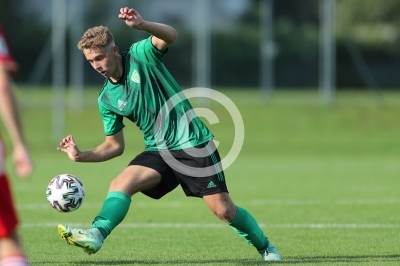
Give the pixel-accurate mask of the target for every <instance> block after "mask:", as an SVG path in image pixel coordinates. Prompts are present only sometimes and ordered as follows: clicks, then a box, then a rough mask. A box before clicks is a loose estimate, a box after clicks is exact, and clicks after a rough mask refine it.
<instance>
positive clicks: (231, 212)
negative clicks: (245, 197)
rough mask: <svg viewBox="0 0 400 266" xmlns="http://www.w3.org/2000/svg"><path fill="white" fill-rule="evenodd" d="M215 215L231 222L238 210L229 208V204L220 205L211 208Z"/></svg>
mask: <svg viewBox="0 0 400 266" xmlns="http://www.w3.org/2000/svg"><path fill="white" fill-rule="evenodd" d="M211 211H212V212H213V213H214V214H215V216H217V217H218V218H219V219H220V220H222V221H224V222H231V221H233V219H234V218H235V215H236V210H235V209H232V208H229V206H218V207H217V208H215V209H212V210H211Z"/></svg>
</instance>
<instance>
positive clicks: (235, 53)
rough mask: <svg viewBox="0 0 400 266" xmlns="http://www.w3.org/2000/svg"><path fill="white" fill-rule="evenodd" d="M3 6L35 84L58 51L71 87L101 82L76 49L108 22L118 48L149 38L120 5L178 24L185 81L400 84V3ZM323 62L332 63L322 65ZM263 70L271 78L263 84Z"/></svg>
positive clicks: (75, 1)
mask: <svg viewBox="0 0 400 266" xmlns="http://www.w3.org/2000/svg"><path fill="white" fill-rule="evenodd" d="M0 4H1V8H0V21H1V22H2V24H3V27H4V31H5V34H6V36H7V38H8V42H9V44H10V46H11V50H12V52H13V54H14V56H15V58H16V60H17V61H18V62H19V63H20V66H21V72H20V74H19V75H18V76H17V77H16V80H17V82H24V83H28V84H30V85H37V84H50V83H51V82H52V78H54V77H53V76H52V75H51V74H49V73H51V66H52V63H53V64H54V62H53V61H52V57H51V54H52V53H60V54H58V55H57V56H58V58H59V60H62V62H63V65H64V67H65V78H64V79H65V82H66V83H67V84H68V83H71V82H79V80H80V79H81V78H82V79H83V82H84V84H85V85H86V84H99V82H101V77H100V76H98V75H97V74H96V73H95V72H94V71H90V66H89V64H85V63H84V62H83V60H84V58H83V57H82V56H76V55H74V53H78V52H79V51H77V49H76V44H77V42H78V41H79V38H80V36H81V35H82V33H83V32H84V31H85V30H86V29H87V28H89V27H92V26H96V25H106V26H108V27H109V28H110V29H111V30H112V32H113V33H114V35H115V36H114V37H115V38H116V42H117V44H118V45H119V47H120V49H121V50H122V51H124V50H125V49H127V48H128V47H129V46H130V44H132V42H134V41H137V40H140V39H141V38H143V37H145V36H146V35H144V34H142V33H140V32H136V31H129V29H127V28H126V27H125V26H124V24H123V23H122V22H121V21H120V20H119V19H118V18H117V14H118V12H119V8H120V7H122V6H130V7H134V8H136V9H137V10H138V11H139V12H140V13H141V14H142V16H143V17H144V18H145V19H147V20H151V21H157V22H163V23H167V24H170V25H172V26H173V27H175V28H176V29H177V30H178V32H179V41H178V42H177V43H176V44H175V45H174V46H173V48H172V49H171V51H172V52H171V53H172V54H173V56H167V57H166V60H167V61H166V63H167V65H168V68H169V69H170V71H171V72H172V74H173V75H175V77H176V78H177V80H178V81H179V83H180V84H181V85H182V86H184V87H190V86H199V85H201V86H212V87H231V88H232V87H237V88H243V87H253V88H254V87H259V86H261V85H263V86H264V88H267V89H268V88H270V87H276V88H298V89H301V88H317V87H319V86H320V85H321V84H323V82H322V81H323V77H324V74H323V73H325V76H326V75H333V76H334V77H335V78H334V79H333V81H332V82H333V83H332V86H334V87H337V88H339V89H341V88H353V89H354V88H370V89H375V90H376V89H378V88H379V89H383V88H385V89H397V88H398V87H399V85H400V75H398V72H399V70H400V61H399V57H400V51H399V49H398V47H399V44H400V38H399V28H400V19H399V18H398V15H397V14H398V13H399V10H400V1H399V0H386V1H379V0H301V1H299V0H279V1H277V0H275V1H274V0H216V1H211V0H192V1H187V0H168V1H159V0H146V1H138V0H131V1H128V0H115V1H107V0H86V1H79V0H69V1H65V0H58V1H51V0H13V1H8V0H0ZM52 33H53V34H52ZM63 55H65V58H62V56H63ZM74 56H76V58H75V57H74ZM324 58H325V60H322V59H324ZM53 59H54V58H53ZM59 60H58V61H59ZM327 60H329V61H327ZM324 62H325V64H329V65H330V66H327V65H325V67H324ZM56 64H57V63H56ZM80 64H83V66H82V68H83V69H84V72H83V73H84V74H83V75H82V76H80V77H76V76H75V77H74V76H73V73H70V69H71V68H73V69H76V68H77V67H80V66H79V65H80ZM205 65H207V66H208V67H207V68H206V67H205ZM63 71H64V70H63ZM324 71H325V72H324ZM321 72H322V73H321ZM328 73H330V74H328ZM199 75H200V76H199ZM71 76H72V77H71ZM263 76H264V79H265V76H267V77H268V79H267V80H264V81H263ZM325 78H327V79H328V80H329V77H325ZM77 79H78V80H77ZM99 80H100V81H99ZM200 80H201V81H200ZM263 82H264V84H263ZM325 82H326V80H325ZM200 83H202V84H200ZM326 86H327V85H326Z"/></svg>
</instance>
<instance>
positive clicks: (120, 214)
mask: <svg viewBox="0 0 400 266" xmlns="http://www.w3.org/2000/svg"><path fill="white" fill-rule="evenodd" d="M130 204H131V198H130V197H129V196H128V195H126V194H125V193H123V192H120V191H113V192H110V193H108V195H107V198H106V200H105V201H104V204H103V207H102V209H101V211H100V213H99V214H98V215H97V216H96V218H94V221H93V223H92V228H97V229H98V230H99V231H100V232H101V234H102V235H103V236H104V239H105V238H106V237H107V236H108V235H109V234H110V233H111V231H112V230H113V229H114V228H115V227H116V226H117V225H118V224H119V223H120V222H122V220H123V219H124V218H125V215H126V214H127V213H128V210H129V205H130Z"/></svg>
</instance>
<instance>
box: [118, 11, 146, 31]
mask: <svg viewBox="0 0 400 266" xmlns="http://www.w3.org/2000/svg"><path fill="white" fill-rule="evenodd" d="M119 12H120V13H119V15H118V17H119V18H120V19H122V20H123V21H125V23H126V25H128V26H129V27H131V28H134V29H140V27H141V25H142V23H143V19H142V16H141V15H140V14H139V13H138V12H137V11H136V10H135V9H133V8H128V7H123V8H121V9H120V10H119Z"/></svg>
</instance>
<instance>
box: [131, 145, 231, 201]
mask: <svg viewBox="0 0 400 266" xmlns="http://www.w3.org/2000/svg"><path fill="white" fill-rule="evenodd" d="M129 165H141V166H145V167H148V168H151V169H154V170H156V171H157V172H158V173H160V175H161V183H160V184H158V185H157V186H155V187H154V188H151V189H147V190H143V191H142V193H143V194H145V195H146V196H148V197H150V198H153V199H160V198H161V197H163V196H164V195H166V194H168V193H169V192H171V191H172V190H174V189H175V188H176V187H177V186H178V185H179V184H180V185H181V187H182V189H183V191H184V192H185V194H186V196H188V197H189V196H190V197H199V198H201V197H203V196H206V195H212V194H216V193H220V192H228V189H227V186H226V182H225V175H224V172H223V169H222V165H221V158H220V156H219V153H218V151H217V149H216V147H215V145H214V142H213V141H210V142H208V143H206V144H202V145H199V146H196V147H194V148H189V149H184V150H179V151H170V152H162V151H161V152H160V151H144V152H142V153H141V154H139V155H138V156H136V158H135V159H133V160H132V161H131V162H130V163H129Z"/></svg>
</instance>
